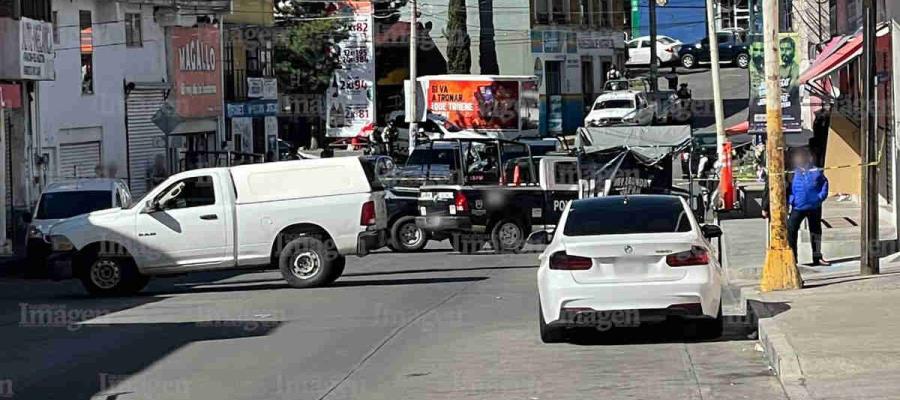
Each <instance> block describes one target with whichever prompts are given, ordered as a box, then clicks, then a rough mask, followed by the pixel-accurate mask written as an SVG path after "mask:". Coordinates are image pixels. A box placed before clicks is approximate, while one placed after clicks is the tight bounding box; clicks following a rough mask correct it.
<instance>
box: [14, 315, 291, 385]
mask: <svg viewBox="0 0 900 400" xmlns="http://www.w3.org/2000/svg"><path fill="white" fill-rule="evenodd" d="M280 324H281V322H279V321H265V322H259V321H209V322H196V323H195V322H191V323H151V324H111V325H85V326H82V327H81V328H80V329H78V330H77V331H68V330H66V329H56V330H55V331H54V332H53V334H52V341H50V340H48V344H49V346H48V347H47V348H46V349H45V350H46V351H44V352H42V353H40V354H31V355H25V354H22V355H16V354H11V356H12V357H11V358H7V357H4V358H7V359H6V360H4V361H0V366H2V367H0V369H3V370H5V371H9V372H13V371H15V372H17V373H19V374H21V376H18V377H16V376H15V375H13V377H12V379H13V382H14V388H15V398H22V399H51V398H61V397H60V394H61V393H65V395H64V397H65V398H67V399H88V398H91V397H92V396H95V395H101V396H104V395H105V396H107V397H106V398H116V397H115V395H116V394H118V395H119V396H120V398H123V399H131V398H135V399H137V398H141V399H143V398H169V397H178V398H184V397H187V396H189V393H176V392H172V393H168V394H166V393H163V392H160V391H163V390H171V391H185V390H188V391H189V390H190V385H191V382H189V381H188V379H187V378H173V379H166V380H165V381H154V380H153V379H154V378H151V377H145V376H141V375H136V374H139V373H140V372H141V371H143V370H144V369H145V368H147V367H148V366H150V365H152V364H154V363H156V362H158V361H160V360H162V359H164V358H165V357H167V356H168V355H169V354H171V353H174V352H176V351H177V350H178V349H180V348H182V347H184V346H187V345H189V344H191V343H195V342H200V341H217V340H225V339H236V338H248V337H256V336H265V335H267V334H268V333H269V332H271V331H272V330H274V329H275V328H277V327H278V326H279V325H280ZM36 329H38V328H36ZM40 329H43V330H45V331H44V332H35V333H36V334H46V330H47V329H54V328H40ZM148 339H152V340H148ZM17 356H22V357H24V356H28V358H27V359H25V360H23V359H21V358H19V359H18V360H17ZM7 363H9V365H5V364H7ZM6 367H9V369H6ZM37 372H40V374H38V373H37ZM108 396H112V397H108Z"/></svg>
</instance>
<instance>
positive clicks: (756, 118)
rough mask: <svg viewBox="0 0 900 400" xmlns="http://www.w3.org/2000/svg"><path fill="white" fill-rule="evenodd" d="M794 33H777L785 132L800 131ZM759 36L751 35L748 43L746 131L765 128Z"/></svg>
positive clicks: (795, 36)
mask: <svg viewBox="0 0 900 400" xmlns="http://www.w3.org/2000/svg"><path fill="white" fill-rule="evenodd" d="M799 39H800V36H799V35H798V34H797V33H781V34H779V35H778V50H779V53H780V58H779V60H778V74H779V77H780V79H781V80H780V82H781V110H782V118H783V124H782V128H783V129H784V132H785V133H796V132H800V131H801V119H800V118H801V104H800V54H799V52H798V47H797V46H798V43H799ZM764 50H765V48H764V46H763V40H762V36H760V35H754V36H753V38H752V40H751V45H750V59H751V63H750V112H749V119H750V121H749V122H750V130H749V132H750V133H756V134H762V133H765V132H766V80H765V56H764Z"/></svg>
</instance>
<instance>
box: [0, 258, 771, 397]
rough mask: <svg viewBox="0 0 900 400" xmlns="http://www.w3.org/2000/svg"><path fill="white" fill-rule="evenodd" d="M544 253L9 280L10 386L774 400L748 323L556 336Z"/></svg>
mask: <svg viewBox="0 0 900 400" xmlns="http://www.w3.org/2000/svg"><path fill="white" fill-rule="evenodd" d="M536 265H537V262H536V254H534V253H532V254H519V255H507V256H496V255H492V254H488V253H485V254H478V255H470V256H463V255H458V254H453V253H450V252H448V250H445V249H443V248H440V249H433V250H431V251H429V252H425V253H420V254H410V255H404V254H392V253H380V254H374V255H371V256H369V257H366V258H364V259H352V260H349V262H348V266H347V272H346V275H345V276H344V277H343V278H341V279H340V280H339V281H338V282H337V283H336V285H335V286H334V287H329V288H321V289H307V290H296V289H291V288H288V287H287V286H286V285H285V284H284V283H283V281H282V280H281V279H280V276H279V274H278V273H277V272H241V273H215V274H213V273H210V274H201V275H189V276H183V277H179V278H170V279H157V280H155V281H153V282H151V285H150V286H149V287H148V288H147V289H146V290H145V291H144V292H143V293H141V294H140V295H138V296H134V297H128V298H116V299H93V298H88V297H86V296H85V295H84V294H83V292H82V291H81V288H80V286H79V285H78V284H77V282H73V281H69V282H62V283H52V282H46V281H24V280H13V279H6V280H0V338H2V340H3V357H2V358H0V388H2V390H3V391H4V392H5V393H4V394H7V395H9V394H11V395H12V398H13V399H88V398H96V399H110V400H132V399H194V400H196V399H397V398H402V399H461V398H473V399H569V398H572V399H574V398H579V399H580V398H674V399H739V398H747V399H777V398H783V397H784V395H783V391H782V389H781V387H780V386H779V384H778V382H777V380H776V379H775V378H774V377H773V376H771V374H770V372H769V371H768V369H767V367H766V364H765V362H764V360H763V359H762V354H761V353H759V352H757V351H756V350H755V349H754V344H755V341H752V340H749V339H748V338H747V336H748V335H749V334H750V333H751V329H750V327H749V326H748V325H746V324H745V323H744V322H745V321H743V320H742V319H740V318H736V319H732V320H731V321H729V324H728V326H727V328H726V335H725V336H724V337H723V338H722V339H720V340H716V341H709V342H695V341H692V340H691V339H690V338H689V337H688V336H685V334H684V332H683V329H682V327H681V326H680V325H677V324H669V325H666V324H662V325H650V326H642V327H640V328H627V329H619V330H613V331H611V332H606V333H600V332H597V331H594V330H590V331H583V332H576V333H575V335H574V336H573V338H572V341H573V342H572V343H568V344H554V345H545V344H542V343H541V342H540V339H539V337H538V332H537V293H536V286H535V270H536V269H535V268H536Z"/></svg>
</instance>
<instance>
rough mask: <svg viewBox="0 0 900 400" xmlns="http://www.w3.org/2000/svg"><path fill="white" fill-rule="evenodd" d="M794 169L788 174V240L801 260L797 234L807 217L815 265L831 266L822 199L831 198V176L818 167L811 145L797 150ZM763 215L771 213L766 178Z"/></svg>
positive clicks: (786, 183) (793, 159)
mask: <svg viewBox="0 0 900 400" xmlns="http://www.w3.org/2000/svg"><path fill="white" fill-rule="evenodd" d="M791 164H792V165H793V167H794V168H793V170H792V171H791V173H790V174H789V175H788V176H787V177H786V178H785V189H786V190H785V191H786V192H787V193H786V195H787V204H788V207H790V212H789V214H788V222H787V229H788V244H789V245H790V246H791V250H792V251H793V252H794V260H795V261H796V260H797V238H798V235H799V234H800V225H801V224H802V223H803V221H804V220H806V223H807V226H808V227H809V235H810V246H811V247H812V257H813V260H812V261H813V265H822V266H828V265H831V262H829V261H828V260H826V259H825V257H824V256H823V255H822V203H824V202H825V200H826V199H827V198H828V178H827V177H825V173H824V171H822V169H821V168H818V167H816V165H815V160H814V158H813V155H812V153H810V151H809V149H807V148H800V149H796V150H794V152H793V154H792V155H791ZM762 200H763V201H762V208H763V211H762V212H763V217H765V218H768V217H769V184H768V180H767V181H766V188H765V192H764V193H763V199H762Z"/></svg>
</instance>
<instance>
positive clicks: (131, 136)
mask: <svg viewBox="0 0 900 400" xmlns="http://www.w3.org/2000/svg"><path fill="white" fill-rule="evenodd" d="M164 101H165V91H163V90H159V89H135V90H133V91H131V93H129V94H128V99H127V100H126V104H125V105H126V107H127V110H128V127H127V129H128V171H129V174H128V176H129V177H130V182H128V186H129V189H130V190H131V194H132V196H134V197H135V198H137V197H140V196H143V195H144V193H146V192H147V191H148V190H150V189H151V188H150V187H148V179H147V176H148V175H147V174H148V171H149V170H150V169H151V168H152V167H153V162H154V159H155V158H156V156H157V155H159V156H163V157H165V156H166V149H165V147H164V145H165V138H166V135H165V134H164V133H163V132H162V131H161V130H159V128H158V127H157V126H156V124H154V123H153V121H151V118H152V117H153V114H155V113H156V111H157V110H159V108H160V106H162V104H163V102H164Z"/></svg>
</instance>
